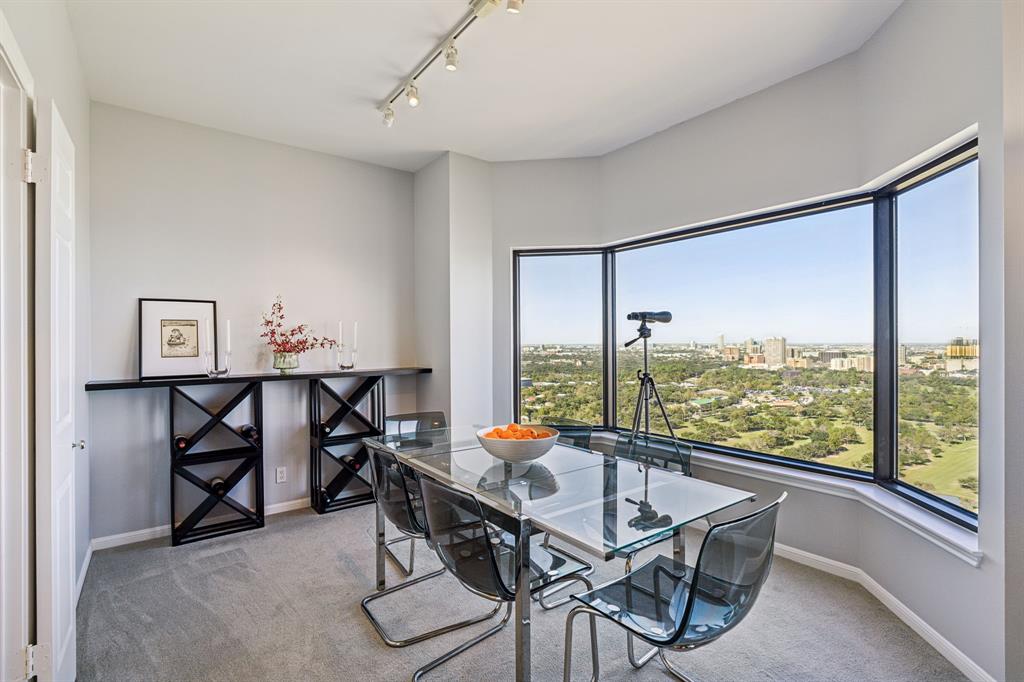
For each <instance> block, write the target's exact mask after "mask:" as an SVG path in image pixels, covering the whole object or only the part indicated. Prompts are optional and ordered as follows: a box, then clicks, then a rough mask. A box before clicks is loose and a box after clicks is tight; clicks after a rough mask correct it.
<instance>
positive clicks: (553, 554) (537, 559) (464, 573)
mask: <svg viewBox="0 0 1024 682" xmlns="http://www.w3.org/2000/svg"><path fill="white" fill-rule="evenodd" d="M488 543H490V546H488ZM489 552H492V553H493V556H494V563H495V566H496V567H497V569H498V573H499V575H500V576H501V580H502V583H504V585H507V586H513V585H515V567H516V551H515V536H513V535H512V534H511V533H507V532H505V531H502V530H500V529H497V528H495V527H494V526H492V525H490V524H488V532H487V534H486V537H484V534H483V533H469V534H467V535H466V536H465V537H463V538H461V539H460V540H458V541H456V542H453V543H451V544H450V545H449V548H448V555H449V556H450V557H451V559H452V561H453V562H454V564H455V570H453V571H452V572H453V573H455V575H458V576H460V577H461V578H462V579H463V580H464V581H465V582H468V583H469V584H470V585H471V586H475V587H477V588H478V589H481V590H482V591H485V592H490V590H488V589H484V588H485V586H486V585H488V582H489V577H490V571H491V568H490V566H488V553H489ZM588 568H589V566H587V565H586V564H584V563H581V562H579V561H576V560H575V559H572V558H571V557H568V556H565V555H563V554H562V553H560V552H559V551H558V550H557V549H555V548H549V547H545V546H544V545H543V544H542V543H541V539H540V538H539V537H536V538H533V539H531V541H530V591H531V592H532V591H534V590H537V589H539V588H541V587H543V586H545V585H547V584H548V583H551V582H553V581H555V580H558V579H560V578H564V577H565V576H569V575H577V574H581V573H583V572H584V571H586V570H587V569H588Z"/></svg>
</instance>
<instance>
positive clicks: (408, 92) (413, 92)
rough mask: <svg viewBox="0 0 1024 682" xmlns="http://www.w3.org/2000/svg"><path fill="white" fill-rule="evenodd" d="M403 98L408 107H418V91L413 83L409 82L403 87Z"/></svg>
mask: <svg viewBox="0 0 1024 682" xmlns="http://www.w3.org/2000/svg"><path fill="white" fill-rule="evenodd" d="M405 99H406V101H407V102H408V103H409V106H410V107H418V106H419V105H420V91H419V89H418V88H417V87H416V84H415V83H409V85H407V86H406V87H405Z"/></svg>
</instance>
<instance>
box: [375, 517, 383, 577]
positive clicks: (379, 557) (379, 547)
mask: <svg viewBox="0 0 1024 682" xmlns="http://www.w3.org/2000/svg"><path fill="white" fill-rule="evenodd" d="M375 507H376V509H377V540H376V542H375V544H376V549H377V590H378V591H382V590H383V589H384V587H385V579H384V510H382V509H381V508H380V505H379V504H377V505H375Z"/></svg>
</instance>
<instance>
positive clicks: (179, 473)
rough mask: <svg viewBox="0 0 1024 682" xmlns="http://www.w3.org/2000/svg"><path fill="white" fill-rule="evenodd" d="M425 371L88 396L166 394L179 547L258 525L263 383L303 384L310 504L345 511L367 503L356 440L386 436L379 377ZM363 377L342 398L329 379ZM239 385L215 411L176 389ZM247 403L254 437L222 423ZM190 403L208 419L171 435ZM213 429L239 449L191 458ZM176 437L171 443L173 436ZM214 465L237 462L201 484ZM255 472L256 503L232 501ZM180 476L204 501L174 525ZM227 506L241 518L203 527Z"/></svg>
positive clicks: (184, 383) (248, 379)
mask: <svg viewBox="0 0 1024 682" xmlns="http://www.w3.org/2000/svg"><path fill="white" fill-rule="evenodd" d="M428 373H430V369H429V368H426V367H391V368H381V369H356V370H348V371H337V372H295V373H292V374H277V373H274V374H237V375H233V376H229V377H223V378H219V379H208V378H205V377H199V378H190V379H173V378H168V379H147V380H145V381H138V380H130V379H129V380H114V381H90V382H88V383H87V384H86V385H85V390H86V391H113V390H126V389H137V388H166V389H168V392H169V403H168V425H169V426H170V433H169V440H170V444H169V448H170V460H171V462H170V464H171V479H170V487H171V495H170V500H171V504H170V507H171V508H170V511H171V544H172V545H180V544H184V543H187V542H195V541H197V540H204V539H207V538H212V537H218V536H221V535H227V534H230V533H238V532H241V531H245V530H250V529H253V528H262V527H263V524H264V504H263V384H264V383H265V382H268V381H296V380H301V381H307V382H308V384H309V441H310V448H309V458H310V461H309V478H310V481H309V483H310V492H309V497H310V506H311V507H313V509H315V510H316V511H317V512H318V513H320V514H325V513H328V512H333V511H337V510H339V509H346V508H348V507H354V506H357V505H362V504H368V503H370V502H372V501H373V495H372V493H371V490H370V483H369V479H368V478H367V476H366V472H365V470H364V467H365V465H366V463H367V460H368V453H367V452H366V448H365V447H363V445H362V439H363V438H364V437H367V436H377V435H380V434H381V433H383V432H384V420H385V415H386V413H387V411H386V409H385V401H384V378H385V377H387V376H402V375H411V374H428ZM338 378H358V379H361V381H359V382H358V383H357V384H356V386H355V388H353V389H352V390H351V391H350V392H349V393H348V394H347V395H342V394H341V393H339V392H338V391H336V390H335V389H334V388H332V387H331V386H330V385H329V384H328V383H327V380H328V379H338ZM218 384H236V385H237V384H241V386H240V387H239V390H238V392H237V393H235V395H234V396H233V397H232V398H231V399H230V400H228V402H227V403H225V404H224V405H223V406H222V407H220V408H219V409H217V410H216V411H214V410H213V409H211V408H210V407H208V406H206V405H204V404H203V403H202V402H200V401H199V400H197V399H196V398H195V397H193V396H191V395H190V394H189V393H187V392H186V391H184V390H182V389H183V388H185V387H188V386H215V385H218ZM246 398H250V399H251V411H252V418H251V424H252V425H253V427H255V429H254V432H252V433H248V432H247V433H240V432H238V431H235V430H234V429H232V428H231V427H229V426H228V425H227V424H226V423H225V422H224V419H225V418H226V417H227V416H228V415H229V414H230V413H231V412H232V411H233V410H235V408H237V407H238V406H239V405H240V404H241V403H242V402H243V401H244V400H245V399H246ZM179 405H181V406H184V405H190V406H192V407H194V408H195V409H198V410H199V411H200V413H202V414H203V415H204V416H205V418H206V421H205V422H204V423H203V425H202V426H200V427H199V428H198V429H197V430H196V431H194V432H193V433H192V434H190V435H187V436H184V435H182V434H177V431H176V428H175V418H174V415H175V407H177V406H179ZM218 425H223V426H225V427H227V428H228V430H229V431H230V432H231V433H233V434H234V435H235V436H236V437H237V439H238V442H239V444H238V446H237V447H231V448H221V449H218V450H206V451H203V452H198V453H196V452H192V449H193V447H194V446H196V445H197V444H198V443H199V441H201V440H202V439H203V437H205V436H206V435H207V434H209V433H210V432H211V431H212V430H213V429H214V428H216V427H217V426H218ZM176 435H177V437H176ZM213 462H232V463H235V466H234V469H233V470H232V471H231V473H230V474H228V475H227V476H226V477H225V478H224V479H223V480H216V481H206V480H204V479H203V478H201V477H199V476H197V475H196V474H195V473H193V471H192V467H194V466H197V465H200V464H210V463H213ZM249 472H252V473H253V477H254V478H253V480H254V483H255V500H254V503H253V505H252V508H250V507H248V506H246V505H243V504H242V503H240V502H238V501H237V500H236V499H234V498H233V497H231V496H230V494H229V493H230V492H231V490H232V489H233V488H234V487H235V486H237V485H238V483H239V482H240V481H241V480H242V479H243V478H245V476H246V474H248V473H249ZM177 478H180V479H182V480H184V481H187V482H188V483H190V484H192V485H193V486H195V487H196V488H198V489H199V490H200V491H202V492H203V493H205V494H206V497H205V498H204V499H203V501H202V502H200V503H199V504H198V505H197V506H196V507H195V508H194V509H192V510H191V511H190V512H189V514H188V515H187V516H186V517H185V518H184V519H183V520H182V521H181V523H176V522H175V495H174V483H175V480H176V479H177ZM221 503H223V504H225V505H227V506H228V507H229V508H230V509H232V510H233V511H235V512H237V513H238V514H239V517H240V518H237V519H232V520H230V521H221V522H212V523H206V524H203V523H202V521H203V519H204V518H205V517H206V516H207V515H208V514H209V513H210V512H212V511H213V509H214V508H216V507H217V505H218V504H221Z"/></svg>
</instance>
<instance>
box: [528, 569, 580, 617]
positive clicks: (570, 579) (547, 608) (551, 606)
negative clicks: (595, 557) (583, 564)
mask: <svg viewBox="0 0 1024 682" xmlns="http://www.w3.org/2000/svg"><path fill="white" fill-rule="evenodd" d="M593 572H594V567H593V566H591V567H590V569H589V570H586V571H583V572H582V573H576V574H574V575H571V576H564V577H562V578H559V579H558V581H557V582H561V583H564V584H562V585H559V586H558V587H555V588H552V589H550V590H547V591H543V590H542V591H540V592H538V593H537V594H536V595H535V599H536V600H537V603H538V604H540V607H541V608H542V609H544V610H545V611H550V610H551V609H556V608H558V607H559V606H561V605H562V604H567V603H569V600H570V599H572V595H569V596H568V597H563V598H562V599H559V600H558V601H556V602H553V603H551V604H545V603H544V597H547V596H549V595H551V594H554V593H555V592H558V591H560V590H564V589H565V588H567V587H570V586H572V584H573V582H574V581H577V580H578V581H580V582H581V583H583V586H584V587H585V588H586V589H585V590H584V592H590V591H591V590H592V589H594V584H593V583H592V582H590V580H589V579H588V578H587V576H588V575H590V574H591V573H593Z"/></svg>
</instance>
